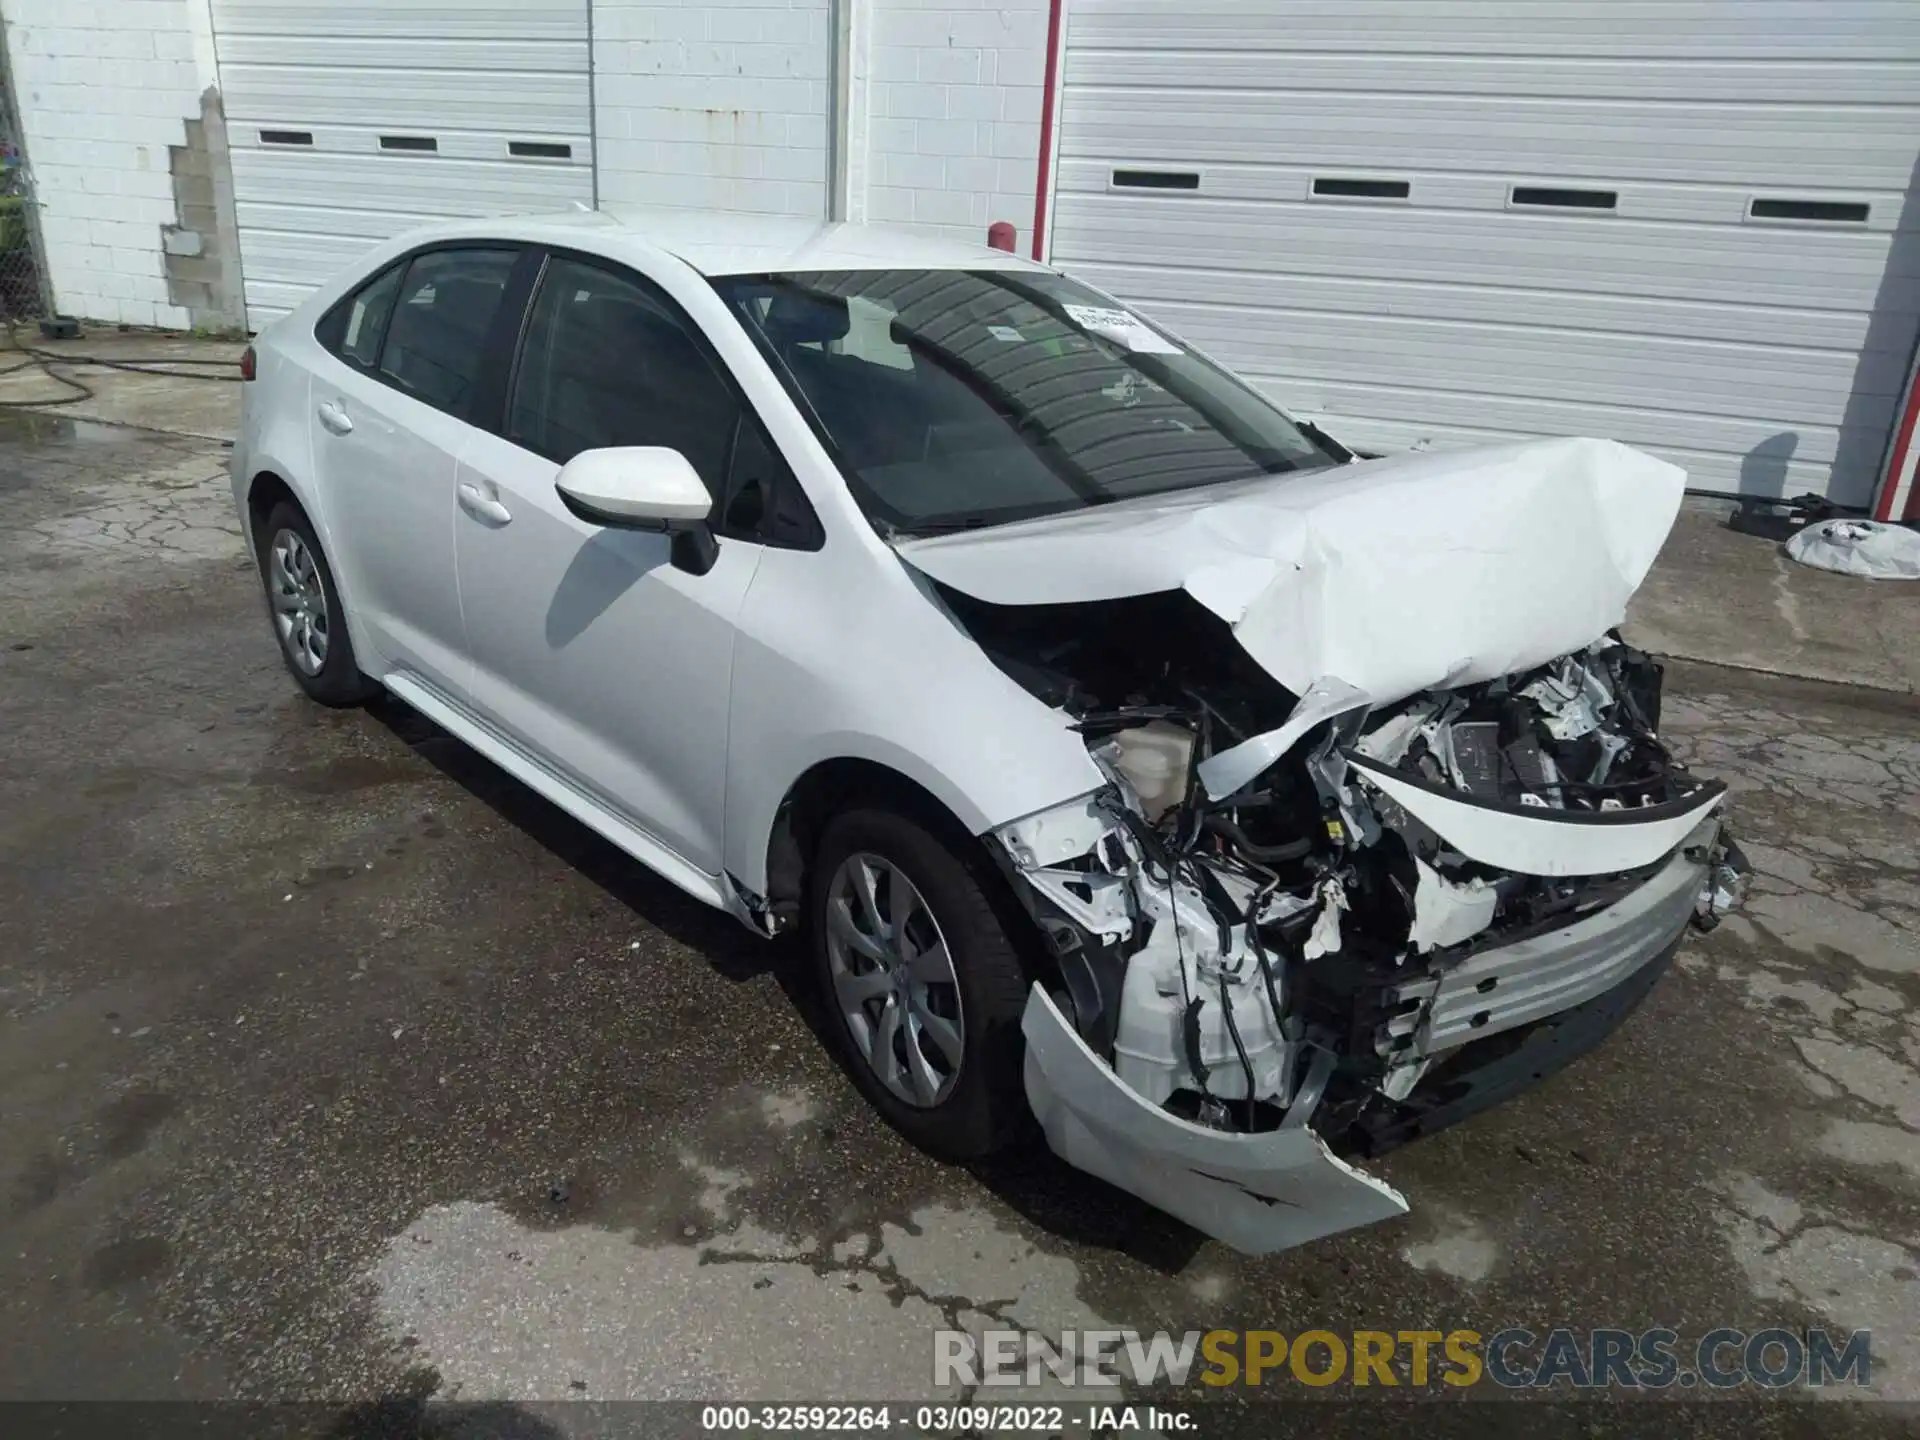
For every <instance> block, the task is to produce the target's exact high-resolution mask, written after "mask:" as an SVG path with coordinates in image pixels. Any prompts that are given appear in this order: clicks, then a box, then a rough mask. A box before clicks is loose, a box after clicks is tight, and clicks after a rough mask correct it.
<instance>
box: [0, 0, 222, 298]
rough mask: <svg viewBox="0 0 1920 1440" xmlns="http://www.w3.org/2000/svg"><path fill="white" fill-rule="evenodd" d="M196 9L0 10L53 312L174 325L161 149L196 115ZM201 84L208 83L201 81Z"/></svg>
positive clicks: (51, 0) (2, 2)
mask: <svg viewBox="0 0 1920 1440" xmlns="http://www.w3.org/2000/svg"><path fill="white" fill-rule="evenodd" d="M195 6H198V7H199V8H201V9H204V0H0V15H4V18H5V22H6V41H7V51H8V55H9V57H10V58H11V61H12V66H13V78H14V85H15V87H16V90H17V92H18V94H17V100H16V103H17V107H18V110H19V112H20V123H21V129H22V131H23V132H24V134H23V137H22V138H23V140H24V142H25V146H26V151H27V159H28V162H29V163H30V164H31V165H32V167H33V178H34V185H35V193H36V195H37V197H38V199H39V202H40V225H41V233H42V235H43V236H44V238H45V241H46V248H47V259H48V271H49V277H50V279H51V281H52V284H53V292H54V303H55V305H56V307H57V308H58V309H59V310H60V311H61V312H62V313H63V314H68V315H77V316H80V317H82V318H84V319H89V320H106V321H114V322H118V323H123V324H132V325H163V326H179V327H185V326H186V325H187V324H189V323H190V322H189V319H188V316H187V312H186V311H184V310H182V309H179V308H178V307H176V306H173V305H170V304H168V303H167V282H166V279H165V276H164V273H163V271H162V268H161V267H162V252H161V248H160V227H161V226H162V225H164V224H168V223H170V222H172V221H173V219H174V218H175V215H174V201H173V182H172V179H171V176H170V174H169V172H168V158H169V157H168V154H167V147H168V146H170V145H182V144H185V143H186V131H185V128H184V125H185V121H186V120H188V119H190V118H193V119H197V118H198V117H199V114H200V92H201V90H202V89H203V88H204V86H205V84H206V83H208V80H203V79H202V78H201V74H200V68H199V66H197V65H196V63H195V47H194V17H193V15H192V13H191V11H192V8H193V7H195ZM210 78H211V77H208V79H209V80H210Z"/></svg>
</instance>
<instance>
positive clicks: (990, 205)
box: [866, 0, 1047, 254]
mask: <svg viewBox="0 0 1920 1440" xmlns="http://www.w3.org/2000/svg"><path fill="white" fill-rule="evenodd" d="M873 6H874V15H873V27H872V37H873V38H872V48H871V50H870V51H869V53H868V63H869V66H870V70H869V75H870V87H869V113H870V120H869V132H868V155H867V160H868V167H869V169H868V175H869V178H870V181H871V185H870V188H869V189H868V191H867V197H866V198H867V211H866V213H867V218H868V219H869V220H873V221H876V222H890V223H894V224H908V225H913V226H915V227H916V228H924V229H933V230H940V231H944V232H947V233H950V234H953V235H955V236H958V237H960V238H963V239H968V240H983V239H985V238H986V231H987V226H988V225H989V224H990V223H992V222H993V221H996V220H1007V221H1011V222H1012V223H1013V225H1014V226H1015V227H1016V228H1017V229H1018V230H1019V232H1020V245H1019V248H1020V251H1021V253H1023V254H1024V253H1026V250H1027V247H1028V246H1029V245H1030V244H1031V243H1032V239H1033V236H1032V227H1033V195H1034V185H1035V183H1036V181H1037V179H1038V175H1039V154H1040V97H1041V90H1042V86H1043V81H1044V79H1045V69H1046V55H1047V0H977V3H969V0H873Z"/></svg>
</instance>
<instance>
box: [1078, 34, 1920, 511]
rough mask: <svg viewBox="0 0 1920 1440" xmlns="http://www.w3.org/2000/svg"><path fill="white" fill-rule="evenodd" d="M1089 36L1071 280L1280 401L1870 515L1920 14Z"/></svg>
mask: <svg viewBox="0 0 1920 1440" xmlns="http://www.w3.org/2000/svg"><path fill="white" fill-rule="evenodd" d="M1068 17H1069V23H1068V33H1067V48H1066V62H1065V85H1064V90H1063V95H1062V105H1061V122H1060V137H1059V165H1058V170H1057V173H1058V180H1057V188H1056V194H1055V201H1054V205H1055V209H1054V220H1053V236H1052V256H1053V259H1054V260H1055V262H1056V263H1059V264H1062V265H1064V266H1065V267H1066V268H1068V269H1070V270H1072V271H1074V272H1076V273H1078V274H1081V275H1084V276H1085V277H1087V278H1088V279H1090V280H1092V281H1093V282H1094V283H1096V284H1099V285H1102V286H1104V287H1106V288H1107V289H1110V290H1112V291H1114V292H1116V293H1117V294H1119V295H1121V296H1123V297H1125V298H1127V299H1129V300H1132V301H1136V302H1138V303H1139V304H1140V306H1141V308H1142V309H1144V310H1146V311H1148V312H1150V313H1152V314H1155V315H1158V316H1160V317H1162V318H1164V319H1165V320H1166V322H1167V323H1168V324H1170V325H1173V326H1175V327H1176V328H1178V329H1181V330H1183V331H1184V332H1185V333H1186V334H1188V335H1189V336H1190V337H1191V338H1192V339H1193V340H1195V341H1196V342H1197V343H1199V344H1200V345H1202V346H1203V347H1205V348H1207V349H1209V350H1211V351H1212V352H1213V353H1215V354H1216V355H1217V356H1218V357H1219V358H1221V359H1223V360H1225V361H1227V362H1228V363H1230V364H1232V365H1234V366H1236V367H1237V368H1239V369H1241V370H1243V371H1244V372H1246V373H1248V374H1249V375H1251V376H1253V377H1255V378H1256V379H1257V380H1258V381H1259V382H1260V383H1261V384H1262V385H1263V386H1264V387H1265V388H1267V389H1268V390H1269V391H1270V392H1271V393H1272V394H1273V395H1274V396H1275V397H1276V398H1278V399H1280V400H1281V401H1282V402H1283V403H1285V404H1287V405H1289V406H1291V407H1293V408H1294V409H1296V410H1299V411H1302V412H1305V413H1307V414H1310V415H1317V416H1321V417H1324V418H1325V420H1326V422H1327V424H1328V427H1329V428H1330V429H1333V430H1334V431H1335V432H1336V433H1338V434H1341V435H1343V436H1346V437H1350V438H1351V439H1352V440H1353V441H1354V442H1355V443H1359V444H1362V445H1374V446H1381V447H1400V446H1406V445H1411V444H1413V443H1415V442H1417V441H1419V440H1421V439H1422V438H1428V439H1431V440H1432V441H1433V443H1435V444H1451V443H1461V442H1470V441H1487V440H1494V439H1500V438H1505V437H1511V436H1517V435H1563V434H1591V435H1603V436H1611V437H1614V438H1616V439H1621V440H1625V441H1628V442H1630V443H1633V444H1637V445H1642V446H1645V447H1646V448H1648V449H1651V450H1653V451H1655V452H1657V453H1660V454H1663V455H1666V456H1668V457H1669V458H1671V459H1673V460H1675V461H1677V462H1678V463H1680V464H1683V465H1685V466H1686V467H1687V468H1688V470H1689V471H1691V472H1692V480H1691V482H1690V483H1692V484H1693V485H1695V486H1698V487H1702V488H1706V489H1716V490H1733V489H1742V490H1745V491H1749V492H1754V493H1763V494H1776V493H1783V492H1784V493H1786V494H1789V495H1793V494H1798V493H1801V492H1802V491H1808V490H1812V491H1819V492H1825V493H1831V494H1832V495H1833V496H1834V498H1836V499H1839V500H1842V501H1848V502H1855V503H1862V504H1864V503H1865V502H1866V500H1867V498H1868V496H1869V493H1870V491H1871V489H1872V486H1873V482H1874V479H1875V475H1876V473H1877V467H1878V464H1879V461H1880V458H1881V453H1882V450H1883V448H1884V446H1885V444H1886V440H1887V436H1888V431H1889V429H1890V426H1891V422H1892V416H1893V409H1894V405H1895V400H1896V397H1897V395H1898V392H1899V390H1900V387H1901V382H1902V380H1903V379H1904V377H1905V374H1906V367H1907V361H1908V358H1909V356H1911V354H1912V353H1913V346H1914V338H1915V332H1916V326H1917V323H1920V321H1917V316H1920V198H1916V196H1915V189H1914V185H1915V175H1916V171H1915V161H1916V158H1917V157H1920V3H1914V0H1583V3H1575V0H1539V3H1516V0H1312V3H1287V0H1174V3H1159V0H1072V4H1071V5H1070V6H1069V9H1068Z"/></svg>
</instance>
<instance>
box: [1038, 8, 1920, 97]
mask: <svg viewBox="0 0 1920 1440" xmlns="http://www.w3.org/2000/svg"><path fill="white" fill-rule="evenodd" d="M1074 29H1075V34H1076V36H1077V35H1078V34H1079V31H1080V17H1079V15H1078V14H1077V13H1076V14H1075V17H1074ZM1367 38H1368V53H1366V54H1359V53H1346V54H1327V53H1322V54H1309V53H1301V52H1299V51H1294V50H1287V49H1279V50H1271V49H1264V48H1262V47H1261V46H1260V45H1258V44H1257V43H1255V44H1247V43H1246V37H1245V36H1243V37H1242V40H1241V43H1240V44H1239V45H1237V46H1234V47H1231V48H1224V49H1219V50H1205V49H1201V50H1175V51H1164V50H1158V49H1114V50H1101V49H1091V48H1089V49H1086V50H1080V49H1075V50H1074V51H1073V52H1071V53H1070V54H1069V55H1068V57H1067V67H1066V82H1067V83H1068V84H1069V85H1081V86H1088V87H1094V88H1098V87H1103V86H1108V87H1125V88H1141V89H1174V90H1190V91H1191V90H1259V89H1262V88H1264V87H1268V86H1271V85H1272V84H1273V83H1274V78H1275V72H1276V70H1280V71H1284V73H1285V77H1286V84H1287V86H1288V88H1290V89H1293V90H1299V91H1365V92H1370V93H1378V92H1380V91H1383V90H1385V91H1389V92H1391V93H1394V94H1396V95H1398V94H1408V95H1420V94H1427V95H1507V96H1534V97H1565V98H1578V99H1615V100H1681V101H1694V102H1698V101H1730V102H1733V103H1736V104H1741V105H1753V104H1756V103H1776V102H1781V101H1794V100H1798V101H1804V102H1807V103H1810V104H1815V105H1820V104H1830V103H1832V102H1833V101H1835V100H1837V99H1840V98H1842V97H1844V98H1845V99H1846V100H1847V101H1848V102H1850V103H1860V102H1872V103H1876V104H1890V105H1911V104H1913V103H1914V92H1913V74H1912V71H1911V69H1910V68H1909V67H1908V66H1906V65H1902V64H1899V63H1887V62H1885V61H1866V60H1852V61H1838V62H1821V61H1810V60H1805V59H1792V60H1777V61H1771V62H1769V63H1767V64H1765V65H1755V64H1752V63H1741V62H1737V61H1718V60H1697V59H1667V60H1653V59H1649V58H1646V57H1639V58H1635V59H1632V60H1599V59H1579V60H1554V59H1547V58H1544V57H1539V56H1513V55H1429V54H1408V55H1386V56H1383V55H1382V54H1381V53H1380V52H1379V51H1377V50H1375V49H1373V46H1372V42H1373V37H1372V35H1371V34H1369V35H1368V37H1367Z"/></svg>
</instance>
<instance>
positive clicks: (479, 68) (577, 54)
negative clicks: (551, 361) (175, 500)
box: [214, 0, 594, 325]
mask: <svg viewBox="0 0 1920 1440" xmlns="http://www.w3.org/2000/svg"><path fill="white" fill-rule="evenodd" d="M587 4H588V0H516V3H515V4H513V5H511V6H505V5H499V4H487V3H481V4H474V3H471V0H385V3H383V4H380V5H378V6H374V5H364V4H344V5H342V4H313V3H308V0H302V3H297V4H296V3H290V0H215V5H214V40H215V45H216V47H217V48H218V51H219V56H220V64H221V74H222V82H223V85H224V95H225V102H226V110H227V116H228V129H229V135H230V137H231V145H232V150H231V155H232V163H233V190H234V209H235V213H236V215H237V217H238V220H239V228H240V256H241V264H242V269H243V271H244V273H245V274H246V277H247V280H248V286H247V296H248V300H247V303H248V313H249V318H250V319H251V320H252V321H253V323H255V324H256V325H257V324H259V323H261V322H262V320H263V319H265V318H269V317H270V316H271V315H272V314H274V313H278V312H280V311H284V310H285V309H286V308H288V305H289V303H290V297H297V296H298V295H300V294H303V293H305V291H306V289H308V288H310V287H312V286H313V285H317V284H318V283H320V282H321V281H322V280H324V279H326V278H328V277H329V276H331V275H332V274H333V273H334V272H335V271H337V270H339V269H340V268H341V267H342V266H343V265H344V264H346V263H349V262H350V261H351V260H352V259H353V257H354V256H356V255H358V254H360V253H363V252H364V250H365V249H366V247H367V246H368V245H370V244H372V243H374V242H375V241H378V240H382V239H386V238H388V237H390V236H392V235H395V234H398V233H400V232H401V231H403V230H407V229H411V228H413V227H414V226H415V225H418V224H423V223H426V222H428V221H431V220H443V219H465V218H471V217H479V216H485V215H499V214H511V213H515V212H526V211H539V210H563V209H565V208H567V207H568V206H569V205H571V204H575V203H590V202H591V201H592V199H593V193H594V192H593V146H592V134H593V117H592V113H591V110H592V104H591V77H590V75H589V72H588V66H587V59H588V55H587V48H588V47H587V37H588V25H587ZM390 137H406V139H407V141H408V142H410V143H411V145H412V146H413V147H415V148H399V147H398V146H394V145H391V144H390V143H389V140H390Z"/></svg>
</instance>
